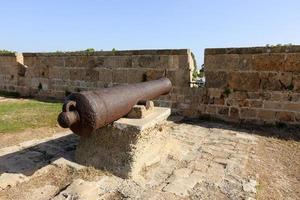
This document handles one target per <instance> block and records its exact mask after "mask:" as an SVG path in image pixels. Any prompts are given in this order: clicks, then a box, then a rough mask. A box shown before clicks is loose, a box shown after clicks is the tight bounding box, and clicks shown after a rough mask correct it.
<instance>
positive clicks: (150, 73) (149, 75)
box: [145, 70, 173, 83]
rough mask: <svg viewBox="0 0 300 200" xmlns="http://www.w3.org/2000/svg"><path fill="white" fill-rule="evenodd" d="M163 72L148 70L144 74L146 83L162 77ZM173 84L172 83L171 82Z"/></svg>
mask: <svg viewBox="0 0 300 200" xmlns="http://www.w3.org/2000/svg"><path fill="white" fill-rule="evenodd" d="M164 74H165V71H164V70H149V71H147V72H146V73H145V76H146V81H151V80H156V79H159V78H162V77H164ZM172 83H173V82H172Z"/></svg>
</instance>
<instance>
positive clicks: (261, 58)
mask: <svg viewBox="0 0 300 200" xmlns="http://www.w3.org/2000/svg"><path fill="white" fill-rule="evenodd" d="M252 65H253V69H254V70H257V71H284V54H275V53H270V54H269V53H265V54H255V55H253V60H252Z"/></svg>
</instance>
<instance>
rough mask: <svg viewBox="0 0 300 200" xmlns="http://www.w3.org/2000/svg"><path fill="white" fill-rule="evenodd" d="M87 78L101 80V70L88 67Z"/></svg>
mask: <svg viewBox="0 0 300 200" xmlns="http://www.w3.org/2000/svg"><path fill="white" fill-rule="evenodd" d="M86 80H88V81H94V82H96V81H98V80H99V71H97V70H94V69H87V70H86Z"/></svg>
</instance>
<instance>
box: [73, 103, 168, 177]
mask: <svg viewBox="0 0 300 200" xmlns="http://www.w3.org/2000/svg"><path fill="white" fill-rule="evenodd" d="M170 113H171V111H170V109H169V108H160V107H155V108H153V110H152V111H151V113H150V114H148V115H147V116H146V117H144V118H141V119H130V118H121V119H119V120H117V121H115V122H114V123H113V124H110V125H108V126H106V127H103V128H101V129H98V130H96V131H94V132H93V133H92V135H91V136H90V137H82V138H81V139H80V143H79V145H78V147H77V149H76V152H75V160H76V161H77V162H78V163H80V164H84V165H87V166H93V167H95V168H98V169H102V170H106V171H108V172H111V173H113V174H114V175H117V176H120V177H122V178H128V177H132V176H133V175H134V174H138V173H140V171H141V170H142V168H143V166H144V165H147V163H145V162H149V160H150V162H152V161H153V160H155V159H156V158H157V159H159V149H160V148H159V147H158V146H159V144H160V141H161V136H160V134H163V133H162V131H161V128H160V127H161V125H162V124H163V123H164V122H165V120H166V119H167V118H168V117H169V115H170ZM146 154H147V158H145V157H143V155H146ZM149 157H150V158H149ZM151 160H152V161H151Z"/></svg>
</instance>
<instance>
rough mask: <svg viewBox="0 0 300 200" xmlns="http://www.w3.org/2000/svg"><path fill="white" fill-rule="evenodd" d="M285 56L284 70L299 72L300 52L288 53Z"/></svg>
mask: <svg viewBox="0 0 300 200" xmlns="http://www.w3.org/2000/svg"><path fill="white" fill-rule="evenodd" d="M285 58H286V59H285V65H284V67H285V71H288V72H300V53H288V54H286V57H285Z"/></svg>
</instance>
